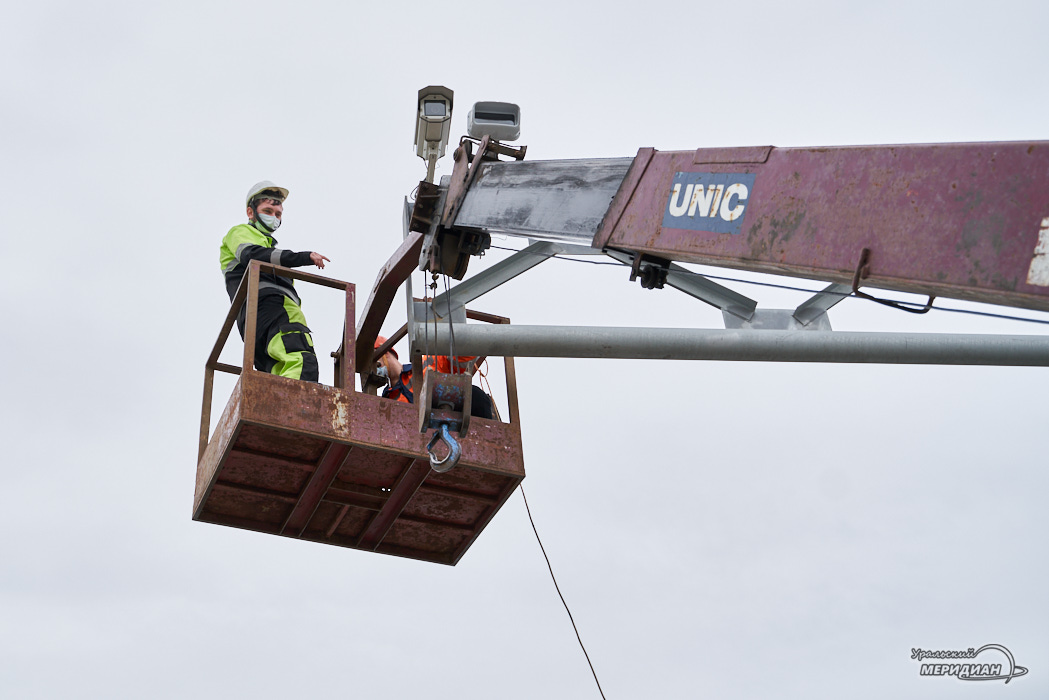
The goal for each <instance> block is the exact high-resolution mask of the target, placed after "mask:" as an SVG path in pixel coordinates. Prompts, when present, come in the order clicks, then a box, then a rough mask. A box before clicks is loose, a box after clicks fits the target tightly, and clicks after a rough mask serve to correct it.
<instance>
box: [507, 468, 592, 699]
mask: <svg viewBox="0 0 1049 700" xmlns="http://www.w3.org/2000/svg"><path fill="white" fill-rule="evenodd" d="M517 488H519V489H520V490H521V498H523V499H524V504H525V511H526V512H527V513H528V522H530V523H532V532H534V533H535V540H536V542H538V543H539V549H540V550H542V552H543V559H546V568H547V569H549V570H550V578H551V579H552V580H553V582H554V588H555V589H556V590H557V595H558V596H559V597H560V598H561V604H562V605H564V606H565V612H566V613H568V620H569V622H571V623H572V629H573V630H575V638H576V639H578V640H579V648H580V649H582V650H583V656H585V657H586V662H587V664H589V666H590V673H592V674H593V675H594V683H597V692H599V693H601V698H602V700H604V698H605V691H603V690H601V681H599V680H597V671H595V670H594V664H593V663H591V661H590V654H587V653H586V647H585V646H583V638H582V637H580V636H579V628H578V627H576V624H575V618H573V617H572V611H571V610H569V609H568V603H566V602H565V597H564V595H562V594H561V587H560V586H558V585H557V577H556V576H554V567H552V566H550V557H548V556H546V547H544V546H543V540H541V539H540V538H539V530H537V529H536V528H535V520H533V519H532V509H531V508H529V507H528V497H527V496H525V492H524V484H518V486H517Z"/></svg>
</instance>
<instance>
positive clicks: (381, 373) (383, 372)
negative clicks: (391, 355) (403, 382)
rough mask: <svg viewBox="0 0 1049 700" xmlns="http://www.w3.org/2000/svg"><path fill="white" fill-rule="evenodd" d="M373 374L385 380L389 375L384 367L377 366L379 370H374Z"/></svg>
mask: <svg viewBox="0 0 1049 700" xmlns="http://www.w3.org/2000/svg"><path fill="white" fill-rule="evenodd" d="M375 373H376V374H377V375H379V376H380V377H382V378H383V379H385V380H389V378H390V373H389V372H387V371H386V365H379V369H377V370H375Z"/></svg>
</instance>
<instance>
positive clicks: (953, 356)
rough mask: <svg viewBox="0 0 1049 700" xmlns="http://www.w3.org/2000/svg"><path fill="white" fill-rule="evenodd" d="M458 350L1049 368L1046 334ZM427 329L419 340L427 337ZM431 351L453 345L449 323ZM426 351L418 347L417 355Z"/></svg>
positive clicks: (701, 338)
mask: <svg viewBox="0 0 1049 700" xmlns="http://www.w3.org/2000/svg"><path fill="white" fill-rule="evenodd" d="M453 331H454V333H455V351H456V353H458V354H460V355H492V356H496V357H506V356H510V357H583V358H599V357H604V358H624V359H649V360H739V361H750V362H847V363H848V362H857V363H881V364H918V365H1001V366H1024V367H1049V336H1044V335H978V334H965V335H962V334H943V333H852V332H842V331H780V330H738V329H736V330H723V329H717V330H711V329H696V328H598V327H579V326H514V325H506V326H494V325H493V326H482V325H480V324H470V325H466V324H461V323H457V324H455V328H454V329H453ZM422 332H423V330H422V328H421V327H420V328H419V329H418V330H417V331H416V337H417V338H418V337H422ZM430 334H431V343H430V348H431V351H432V349H433V348H434V347H435V346H436V347H438V348H447V347H448V346H449V336H448V324H447V323H441V324H438V327H437V338H436V341H434V340H433V338H432V335H433V328H431V329H430ZM421 350H422V349H421V348H419V351H421Z"/></svg>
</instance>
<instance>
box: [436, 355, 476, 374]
mask: <svg viewBox="0 0 1049 700" xmlns="http://www.w3.org/2000/svg"><path fill="white" fill-rule="evenodd" d="M476 359H477V356H476V355H470V356H465V355H459V356H457V357H456V358H455V362H452V359H451V358H450V357H447V356H445V355H424V356H423V368H424V369H425V370H426V371H427V372H428V371H430V370H434V371H435V372H441V373H442V374H469V373H470V372H472V371H473V361H474V360H476Z"/></svg>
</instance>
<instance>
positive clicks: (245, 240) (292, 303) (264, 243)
mask: <svg viewBox="0 0 1049 700" xmlns="http://www.w3.org/2000/svg"><path fill="white" fill-rule="evenodd" d="M287 198H288V190H287V189H285V188H283V187H278V186H276V185H275V184H273V183H272V182H270V181H268V180H263V181H262V182H259V183H257V184H255V185H254V186H253V187H252V188H251V189H250V190H248V196H247V199H246V204H247V207H248V210H247V214H248V223H246V224H237V225H236V226H234V227H233V228H231V229H230V230H229V233H227V234H226V237H225V238H223V239H222V245H221V246H220V247H219V265H220V267H221V268H222V272H223V274H224V275H225V277H226V292H227V293H228V294H229V298H230V300H231V301H232V300H233V297H234V295H235V294H236V293H237V287H239V286H240V281H241V279H242V278H243V277H244V273H245V272H246V271H247V269H248V263H250V262H251V261H252V260H261V261H263V262H268V263H273V264H275V265H282V266H284V267H302V266H303V265H316V266H317V267H319V268H321V269H324V263H325V261H328V258H326V257H324V256H323V255H321V254H320V253H314V252H309V251H306V252H302V253H295V252H292V251H290V250H281V249H280V248H277V247H276V246H277V239H276V238H274V237H273V233H274V231H276V230H277V229H278V228H279V227H280V221H281V216H282V215H283V213H284V200H285V199H287ZM300 304H301V301H300V300H299V295H298V294H296V293H295V286H294V284H293V283H292V281H291V280H290V279H288V278H287V277H279V276H277V275H274V274H272V273H265V272H264V273H262V274H261V275H260V276H259V307H258V316H257V321H256V324H255V369H258V370H261V371H263V372H269V373H270V374H277V375H280V376H282V377H291V378H292V379H303V380H305V381H310V382H315V381H317V379H318V374H319V372H318V367H317V354H316V353H315V352H314V350H313V338H311V337H310V329H309V328H308V327H307V326H306V317H305V316H303V315H302V309H301V308H300ZM245 306H246V305H245ZM245 311H246V309H245V307H241V310H240V314H238V316H237V328H238V329H239V330H240V337H241V338H243V337H244V319H245V315H246V314H245Z"/></svg>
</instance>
